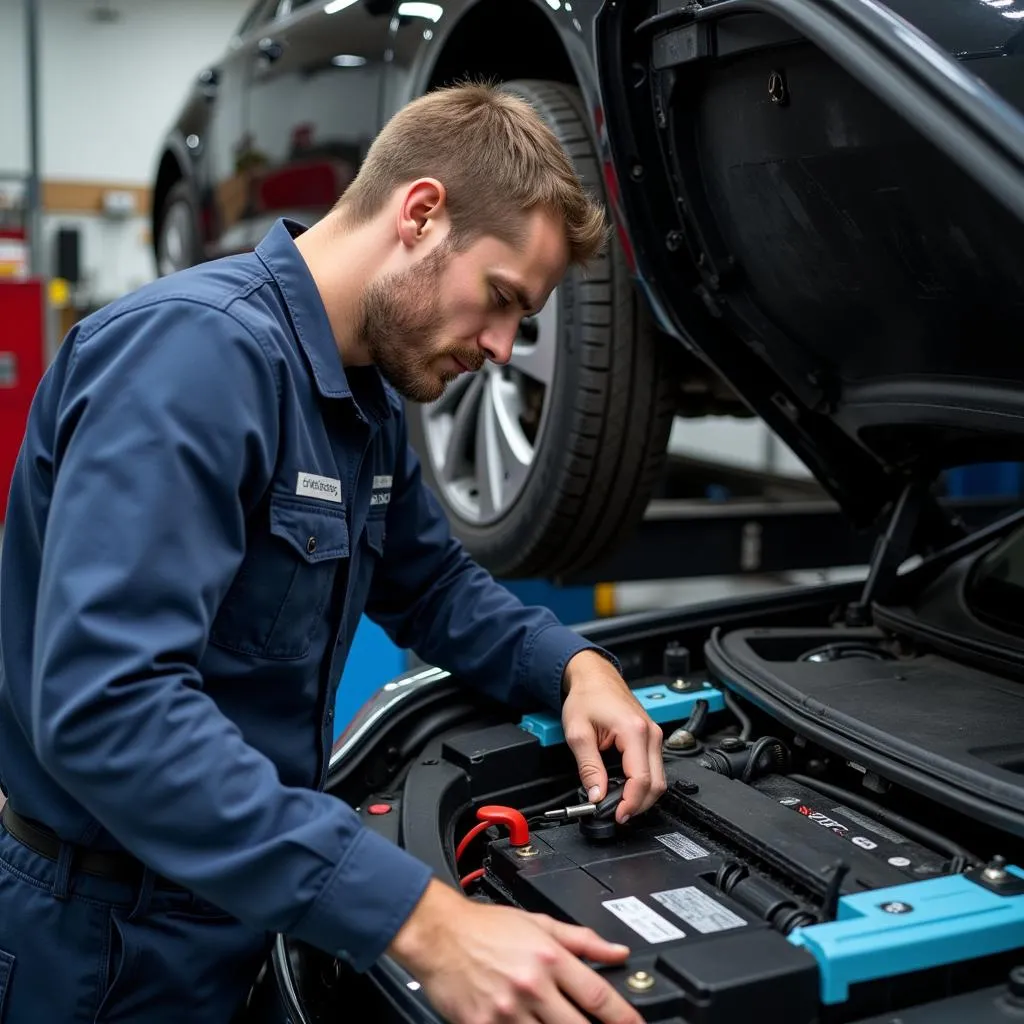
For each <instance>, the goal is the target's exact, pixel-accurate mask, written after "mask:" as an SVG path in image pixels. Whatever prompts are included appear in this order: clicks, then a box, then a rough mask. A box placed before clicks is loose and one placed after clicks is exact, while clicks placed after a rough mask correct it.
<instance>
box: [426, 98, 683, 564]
mask: <svg viewBox="0 0 1024 1024" xmlns="http://www.w3.org/2000/svg"><path fill="white" fill-rule="evenodd" d="M503 87H504V88H505V89H507V90H508V91H510V92H512V93H514V94H516V95H518V96H521V97H523V98H524V99H526V100H527V101H529V102H530V103H531V104H532V105H533V106H534V107H535V109H537V110H538V112H539V113H540V115H541V116H542V117H543V118H544V120H545V121H546V122H547V123H548V125H550V127H551V128H552V130H553V131H554V132H555V134H556V136H557V137H558V139H559V141H560V142H561V143H562V145H563V146H564V147H565V149H566V151H567V152H568V153H569V155H570V156H571V157H572V159H573V161H574V164H575V166H576V169H577V172H578V173H579V174H580V177H581V179H582V181H583V183H584V185H585V186H586V187H588V188H589V189H590V190H591V191H592V193H593V194H595V195H596V196H598V197H599V198H600V199H601V200H602V201H606V196H605V192H604V186H603V181H602V176H601V165H600V161H599V158H598V154H597V149H596V146H595V142H594V140H593V138H592V137H591V132H590V129H589V125H588V119H587V115H586V112H585V110H586V108H585V106H584V103H583V101H582V98H581V95H580V92H579V90H578V89H576V88H573V87H571V86H568V85H564V84H561V83H557V82H547V81H512V82H507V83H505V84H504V86H503ZM611 235H612V237H611V238H610V239H609V245H608V247H607V251H606V253H605V254H604V255H603V256H602V257H601V258H600V259H599V260H597V261H595V263H594V264H592V265H591V267H590V268H589V269H588V270H587V271H586V272H582V271H580V270H579V269H575V268H573V269H570V270H569V272H568V273H567V275H566V277H565V278H564V279H563V281H562V283H561V284H560V285H559V287H558V288H557V289H556V290H555V291H554V292H553V293H552V296H551V299H550V301H549V303H548V304H547V305H546V306H545V308H544V310H542V311H541V312H540V313H539V314H538V315H537V316H536V317H535V318H532V320H527V321H524V324H523V328H522V330H521V332H520V338H519V339H517V342H516V346H515V350H514V353H513V357H512V360H511V363H510V365H509V366H507V367H500V366H496V365H493V364H488V365H487V366H486V367H485V368H484V369H483V370H481V371H480V372H479V373H477V374H474V375H466V376H465V377H463V378H460V379H459V380H458V381H456V382H455V384H453V385H451V386H450V387H449V390H448V392H447V393H446V395H445V396H444V397H443V398H441V399H439V400H438V401H437V402H434V403H430V404H426V405H414V404H410V406H409V408H408V420H409V433H410V439H411V441H412V444H413V447H414V448H415V449H416V450H417V453H418V454H419V456H420V459H421V462H422V466H423V475H424V479H425V481H426V483H427V484H428V486H429V487H430V488H431V490H432V491H433V492H434V493H435V495H436V496H437V498H438V500H439V501H440V503H441V505H442V506H443V508H444V511H445V513H446V515H447V516H448V519H449V521H450V523H451V527H452V532H453V533H454V534H455V535H456V536H457V537H458V538H459V539H460V541H461V542H462V543H463V545H464V547H465V548H466V550H467V551H468V553H469V554H470V555H471V556H473V557H474V558H475V559H476V560H477V561H478V562H479V563H480V564H481V565H483V566H485V567H486V568H488V569H489V570H490V571H491V572H492V573H494V574H495V575H497V576H502V577H505V578H516V577H530V576H538V577H546V578H553V577H555V576H559V575H564V574H567V573H571V572H574V571H579V570H582V569H584V568H587V567H589V566H592V565H593V564H594V563H595V562H597V561H598V560H599V559H600V558H601V557H602V556H604V555H605V554H607V553H608V552H609V550H611V549H613V548H614V547H616V546H617V545H618V544H619V543H621V542H622V541H623V540H624V539H625V537H626V536H627V535H628V534H629V533H630V532H631V531H632V530H633V529H634V528H635V526H636V525H637V523H638V521H639V520H640V518H641V517H642V515H643V512H644V509H645V508H646V506H647V503H648V501H649V499H650V496H651V493H652V491H653V488H654V486H655V485H656V483H657V481H658V479H659V477H660V474H661V471H662V468H663V465H664V459H665V450H666V446H667V443H668V436H669V431H670V429H671V425H672V418H673V413H674V411H675V399H676V395H677V388H678V381H677V378H676V376H675V374H674V373H673V372H672V370H671V366H670V360H671V355H672V349H671V343H670V342H668V341H667V339H666V338H664V337H663V336H662V335H661V334H660V333H659V332H658V331H657V330H656V329H655V327H654V325H653V323H652V320H651V317H650V315H649V313H648V311H647V308H646V304H645V303H644V301H643V299H642V297H641V296H640V295H639V294H638V293H637V291H636V289H635V287H634V284H633V281H632V279H631V275H630V272H629V269H628V266H627V264H626V260H625V257H624V255H623V252H622V248H621V246H620V243H619V241H618V239H617V237H615V234H614V232H612V233H611Z"/></svg>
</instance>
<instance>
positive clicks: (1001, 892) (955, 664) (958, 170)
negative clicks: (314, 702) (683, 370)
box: [252, 0, 1024, 1024]
mask: <svg viewBox="0 0 1024 1024" xmlns="http://www.w3.org/2000/svg"><path fill="white" fill-rule="evenodd" d="M1011 15H1013V16H1011ZM598 28H599V35H598V39H599V41H600V47H601V49H600V54H601V65H600V67H601V76H602V99H603V104H604V113H605V117H606V118H607V122H608V125H609V132H610V135H609V137H610V140H611V144H612V149H613V153H614V163H615V169H616V171H617V177H618V180H619V181H620V182H621V183H622V184H621V195H622V201H623V208H624V210H625V213H626V216H627V220H626V222H625V223H626V226H627V227H628V232H629V237H630V238H631V240H632V246H633V247H634V251H635V252H636V254H637V260H638V266H639V268H640V271H641V272H642V274H643V275H644V282H645V287H646V288H647V289H648V290H649V291H650V292H651V294H652V295H653V297H654V302H655V304H656V305H657V307H658V308H659V309H661V310H662V311H663V314H664V318H665V324H666V326H667V328H668V329H670V330H672V331H674V332H675V333H676V334H677V335H678V336H679V338H680V339H685V340H686V341H687V342H688V343H690V344H692V345H693V346H694V347H695V348H699V350H700V351H701V352H702V353H703V357H704V358H707V359H708V360H709V361H710V362H711V363H712V364H713V365H715V366H718V367H720V368H721V369H722V370H723V372H727V373H728V374H729V376H730V379H731V381H732V383H733V384H734V386H735V387H737V389H739V390H740V391H741V393H742V394H743V396H744V398H745V399H746V400H747V401H749V403H750V405H751V406H752V407H753V408H754V409H756V410H757V411H758V412H759V413H760V414H761V415H763V416H765V417H766V418H771V420H772V422H773V423H774V425H775V426H776V428H777V429H778V431H779V433H780V434H782V435H783V436H785V437H786V438H787V440H788V441H789V442H790V443H791V445H793V446H794V448H796V449H798V450H799V451H800V452H801V453H802V454H803V455H804V457H806V459H807V461H808V464H809V465H811V466H812V467H814V468H815V469H816V471H817V472H818V474H819V477H820V479H821V482H822V484H823V486H825V487H826V488H828V489H829V491H830V492H831V493H832V494H834V495H835V496H836V498H837V500H839V501H840V502H841V503H842V505H843V507H844V508H845V509H846V510H847V511H848V512H849V513H850V515H851V516H853V517H854V518H855V519H857V520H858V521H860V522H862V523H864V524H874V527H875V529H876V532H877V536H878V543H877V546H876V550H875V556H874V558H873V561H872V565H871V568H870V572H869V574H868V577H867V580H866V582H864V583H857V584H844V585H841V586H829V587H823V588H821V587H816V588H807V589H795V590H791V591H788V592H784V593H780V594H776V595H773V596H771V597H767V598H757V599H754V600H749V599H748V600H744V601H733V602H729V603H722V604H718V605H715V606H706V607H702V608H691V609H689V610H687V611H676V610H670V611H665V612H659V613H657V614H645V615H642V616H636V617H632V618H618V619H611V620H605V621H604V622H602V623H600V624H596V625H593V626H588V627H584V631H585V632H586V633H588V635H590V636H592V637H594V638H595V639H597V640H599V641H600V642H602V643H604V644H605V645H606V646H608V647H609V648H610V649H611V650H612V651H613V652H614V653H616V654H617V655H618V657H619V658H620V659H621V661H622V664H623V666H624V670H625V672H626V674H627V677H628V678H629V680H630V682H631V684H632V685H634V686H635V687H636V688H637V694H638V696H639V698H640V699H641V700H642V701H643V702H644V704H645V706H646V707H648V709H649V710H650V713H651V714H652V715H653V716H655V717H656V718H657V720H658V721H660V722H661V723H662V724H663V726H664V728H665V734H666V744H665V755H666V760H667V773H668V776H669V779H670V782H671V785H670V788H669V792H668V793H667V794H666V796H665V797H664V798H663V799H662V800H661V801H659V803H658V804H657V805H656V806H655V807H654V808H653V809H652V810H651V811H650V812H648V814H646V815H644V816H641V818H639V819H635V820H633V821H631V822H630V823H629V824H628V825H627V826H625V827H622V828H616V827H615V826H614V824H609V822H608V821H606V820H601V819H600V818H599V817H598V816H597V815H596V814H594V813H593V810H592V809H591V811H590V812H589V813H588V812H585V811H582V810H581V811H580V813H579V816H578V817H574V816H570V814H569V812H568V810H567V808H568V807H570V806H575V805H577V804H579V803H580V802H581V794H580V793H579V791H578V790H577V788H576V787H577V779H576V778H575V774H574V763H573V759H572V757H571V754H570V753H569V751H568V750H567V748H566V747H565V744H564V742H563V737H562V736H561V734H560V729H559V726H558V722H557V720H556V719H554V718H552V717H551V716H547V715H544V714H538V713H528V714H526V715H522V716H521V715H520V713H519V712H512V711H509V710H505V709H500V708H493V707H489V706H487V705H485V704H482V703H481V702H479V701H478V700H476V699H474V698H473V697H472V695H470V694H467V693H465V692H464V691H462V690H461V689H460V688H459V686H458V680H457V679H451V678H449V677H447V676H446V674H445V673H444V672H442V671H440V670H439V669H426V670H424V671H423V672H422V673H419V674H410V675H409V676H406V677H404V678H401V679H398V680H395V681H394V682H393V683H391V684H389V685H388V686H387V687H385V689H384V690H382V691H381V693H380V694H379V695H378V696H377V698H376V699H375V700H374V701H372V702H371V704H370V705H368V706H367V708H366V709H364V712H363V713H362V714H361V715H360V716H359V717H358V718H357V720H356V721H355V722H354V723H353V725H352V726H351V728H350V729H349V731H348V732H347V733H346V734H345V736H343V737H342V740H341V742H340V745H339V747H338V748H337V750H336V752H335V756H334V759H333V762H332V772H331V774H330V780H329V786H330V789H331V791H332V792H334V793H336V794H337V795H338V796H339V797H340V798H342V799H345V800H347V801H349V802H351V803H353V805H354V806H357V807H359V808H360V809H361V813H362V814H363V815H364V817H365V821H366V823H367V826H368V827H370V828H375V829H379V830H382V831H383V832H384V833H385V834H387V835H389V836H391V837H392V838H393V839H394V841H396V842H399V843H401V844H403V845H404V846H405V847H406V848H407V849H409V850H411V851H413V852H414V853H415V854H416V855H417V856H419V857H421V858H423V859H424V860H425V861H426V862H427V863H429V864H430V865H431V866H432V867H433V868H434V869H435V870H436V872H437V873H438V875H439V876H440V877H442V878H448V879H449V880H450V881H451V882H452V883H453V884H461V885H462V886H463V887H464V888H465V890H466V892H467V894H468V895H469V897H470V898H473V899H479V900H490V901H495V902H498V903H506V904H513V905H516V906H520V907H525V908H528V909H534V910H543V911H546V912H548V913H553V914H555V915H556V916H559V917H562V918H563V919H566V920H570V921H576V922H580V923H584V924H588V925H591V926H593V927H595V928H597V930H598V931H600V932H602V933H603V934H605V935H607V936H608V937H609V938H613V939H617V940H620V941H626V942H628V943H629V944H630V945H631V947H632V949H633V955H632V957H631V959H630V961H629V962H628V963H627V964H626V965H625V966H624V967H622V968H617V969H614V970H610V971H608V972H607V974H608V977H609V978H611V979H612V980H613V982H614V983H615V984H616V985H617V986H618V987H619V988H620V989H621V991H622V992H623V993H624V994H625V995H626V997H627V998H628V999H630V1000H631V1001H632V1002H633V1003H634V1004H635V1005H637V1006H638V1007H640V1008H641V1010H642V1013H643V1015H644V1017H645V1019H646V1020H649V1021H652V1022H661V1024H670V1022H686V1024H695V1022H700V1024H719V1022H727V1021H728V1022H731V1021H735V1020H747V1019H755V1018H756V1019H757V1020H758V1021H763V1022H767V1024H771V1022H780V1024H783V1022H784V1024H826V1022H853V1021H856V1022H862V1024H883V1022H887V1024H894V1022H895V1021H897V1020H898V1021H900V1022H901V1024H954V1022H955V1024H962V1022H965V1021H970V1022H972V1024H988V1022H996V1021H1009V1020H1014V1019H1019V1017H1020V1015H1021V1013H1022V1012H1024V869H1022V868H1021V867H1019V866H1018V865H1021V864H1024V783H1022V765H1024V725H1022V722H1024V715H1022V711H1024V568H1022V566H1024V558H1022V546H1024V512H1022V513H1017V514H1016V515H1014V516H1011V517H1010V518H1009V519H1006V520H1003V521H1000V522H997V523H995V524H992V525H990V526H988V527H985V528H982V529H980V530H978V531H976V532H974V533H972V534H969V533H967V532H966V531H965V530H964V528H963V526H962V524H960V523H958V522H956V521H955V520H953V519H952V518H951V517H950V516H949V515H948V514H947V513H946V512H945V511H944V508H943V506H942V505H941V503H940V502H939V501H937V500H936V498H935V496H934V494H933V491H934V481H935V479H936V477H937V475H938V474H939V473H940V472H941V470H942V469H943V468H944V467H947V466H951V465H963V464H964V463H965V462H971V461H983V460H988V459H992V458H993V457H1003V458H1008V459H1020V458H1021V456H1022V454H1024V415H1022V413H1024V406H1022V399H1021V394H1022V393H1024V389H1022V384H1024V362H1022V357H1021V354H1020V353H1021V349H1020V346H1019V339H1020V337H1021V336H1022V327H1024V323H1022V321H1024V290H1022V285H1024V244H1022V243H1024V118H1022V117H1021V115H1020V110H1021V109H1022V108H1024V65H1022V64H1021V60H1022V57H1021V56H1020V53H1021V51H1020V48H1019V40H1020V38H1021V35H1020V33H1021V30H1022V29H1024V4H1016V3H1015V2H1014V0H989V2H980V3H970V4H968V3H963V4H938V3H919V2H916V0H891V2H890V4H889V5H888V6H883V5H882V4H879V3H876V2H874V0H871V2H868V0H717V2H706V3H696V4H689V5H686V6H676V5H674V4H671V3H665V2H657V0H628V2H623V0H607V2H606V4H605V6H604V11H603V14H602V17H601V19H600V21H599V23H598ZM951 54H955V55H956V59H954V57H952V56H951ZM634 171H635V172H636V173H635V174H634V173H632V172H634ZM634 178H635V184H634V183H633V179H634ZM627 182H628V183H629V184H627ZM669 242H671V244H668V243H669ZM726 268H728V270H729V273H726V272H725V270H726ZM912 557H917V558H920V559H921V561H920V563H919V564H918V565H917V567H916V568H913V569H912V570H910V571H902V572H901V568H902V567H904V566H906V565H907V563H908V560H909V559H910V558H912ZM527 710H528V711H529V709H527ZM609 764H610V770H611V771H612V773H613V774H614V773H615V772H616V771H617V770H618V769H619V766H618V765H617V764H616V763H615V761H614V759H613V758H609ZM493 805H504V806H505V807H506V808H507V810H506V811H503V812H498V813H495V812H494V811H493V810H488V809H487V808H488V807H489V806H493ZM559 809H562V811H561V813H560V814H559ZM549 812H554V813H553V814H551V813H549ZM517 814H518V815H520V816H521V817H522V819H523V820H520V819H519V818H517V817H516V815H517ZM477 824H479V825H481V826H482V828H481V829H480V830H478V831H477V832H475V833H474V832H472V831H471V830H473V829H474V827H475V826H476V825H477ZM488 825H491V826H492V827H491V828H490V829H489V830H488V828H487V826H488ZM355 998H358V999H361V1000H363V1001H364V1005H366V1006H368V1007H370V1008H371V1009H370V1010H369V1011H367V1016H369V1017H370V1018H371V1019H374V1020H379V1021H385V1022H388V1021H404V1022H417V1024H418V1022H423V1024H429V1022H432V1021H436V1020H437V1017H436V1015H435V1014H434V1013H433V1011H432V1010H431V1008H430V1007H429V1005H428V1003H427V1001H426V1000H425V999H424V997H423V993H422V991H421V990H420V989H419V986H418V984H417V982H416V980H415V979H413V978H409V977H408V976H406V975H404V974H403V972H401V971H400V970H399V969H397V968H396V966H395V965H394V964H393V963H391V962H390V961H388V960H387V959H384V960H383V961H381V962H380V963H379V964H377V965H376V966H375V967H374V968H373V969H372V970H371V971H370V972H368V974H367V975H365V976H362V977H359V978H356V977H353V976H352V975H351V974H350V973H349V972H348V971H347V970H346V968H345V967H344V965H341V964H338V963H336V962H335V961H333V960H332V959H331V958H330V957H325V956H323V955H322V954H319V953H317V952H316V951H314V950H310V949H308V948H305V947H303V946H302V945H301V944H297V943H292V942H290V941H287V940H283V939H282V940H280V941H279V943H278V945H277V949H276V951H275V956H274V958H273V961H272V964H271V965H270V968H269V969H268V971H267V973H266V975H265V977H264V978H263V979H262V981H261V982H260V984H259V985H258V986H257V988H256V990H255V991H254V994H253V1000H252V1011H253V1013H254V1015H255V1019H256V1020H258V1021H279V1020H283V1019H285V1016H287V1019H289V1020H291V1021H294V1022H305V1021H311V1020H327V1019H332V1014H333V1015H337V1013H338V1012H339V1009H340V1008H341V1007H342V1006H343V1005H344V1004H343V1001H344V1002H348V1001H349V1000H353V999H355Z"/></svg>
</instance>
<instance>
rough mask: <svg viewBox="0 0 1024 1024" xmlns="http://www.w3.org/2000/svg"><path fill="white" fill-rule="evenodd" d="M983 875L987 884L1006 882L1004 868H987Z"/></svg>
mask: <svg viewBox="0 0 1024 1024" xmlns="http://www.w3.org/2000/svg"><path fill="white" fill-rule="evenodd" d="M981 875H982V877H983V878H984V879H985V881H987V882H1005V881H1006V872H1005V871H1004V870H1003V869H1002V868H985V870H984V871H982V873H981Z"/></svg>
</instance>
